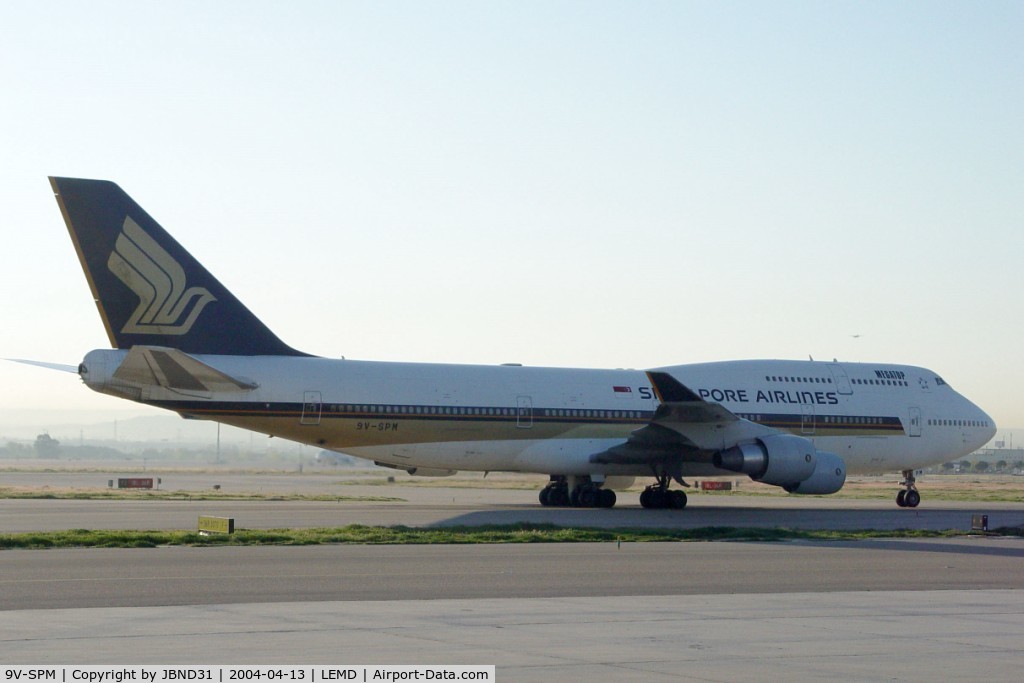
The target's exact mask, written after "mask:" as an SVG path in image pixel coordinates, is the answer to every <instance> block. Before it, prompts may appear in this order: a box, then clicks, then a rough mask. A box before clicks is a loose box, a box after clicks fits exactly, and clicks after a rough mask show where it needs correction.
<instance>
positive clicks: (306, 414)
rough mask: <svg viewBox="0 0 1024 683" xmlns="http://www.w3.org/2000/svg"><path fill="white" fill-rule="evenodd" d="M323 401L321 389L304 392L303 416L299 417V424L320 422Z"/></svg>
mask: <svg viewBox="0 0 1024 683" xmlns="http://www.w3.org/2000/svg"><path fill="white" fill-rule="evenodd" d="M321 401H322V399H321V397H320V392H319V391H304V392H302V417H300V418H299V424H303V425H318V424H320V414H321V412H322V411H323V403H322V402H321Z"/></svg>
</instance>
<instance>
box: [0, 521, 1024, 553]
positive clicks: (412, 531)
mask: <svg viewBox="0 0 1024 683" xmlns="http://www.w3.org/2000/svg"><path fill="white" fill-rule="evenodd" d="M966 535H968V532H966V531H960V530H944V531H930V530H921V529H895V530H878V529H861V530H854V531H849V530H809V529H786V528H764V529H762V528H744V527H701V528H697V529H595V528H565V527H559V526H555V525H552V524H509V525H494V526H479V527H440V528H437V527H434V528H423V527H406V526H392V527H380V526H364V525H359V524H353V525H349V526H345V527H337V528H313V529H266V530H255V529H243V530H240V531H236V532H235V533H234V534H230V535H226V534H224V535H220V534H218V535H211V536H201V535H199V534H198V533H197V532H195V531H116V530H89V529H71V530H67V531H49V532H29V533H20V534H0V550H7V549H14V548H21V549H44V548H155V547H158V546H172V545H177V546H226V545H320V544H360V545H403V544H480V543H612V542H620V543H651V542H655V543H676V542H686V541H690V542H693V541H760V542H764V541H793V540H809V541H851V540H866V539H877V538H949V537H957V536H966ZM988 535H990V536H991V535H1001V536H1024V529H1022V528H1020V527H1009V528H1002V529H996V530H995V531H990V532H989V533H988Z"/></svg>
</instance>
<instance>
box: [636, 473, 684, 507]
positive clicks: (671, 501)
mask: <svg viewBox="0 0 1024 683" xmlns="http://www.w3.org/2000/svg"><path fill="white" fill-rule="evenodd" d="M668 483H669V476H668V475H666V474H659V475H658V481H657V482H656V483H654V484H651V485H650V486H648V487H647V488H645V489H644V491H643V493H641V494H640V504H641V505H643V506H644V507H645V508H647V509H649V510H651V509H662V510H666V509H668V510H682V509H683V508H684V507H686V491H681V490H679V489H676V490H674V491H670V490H669V488H668Z"/></svg>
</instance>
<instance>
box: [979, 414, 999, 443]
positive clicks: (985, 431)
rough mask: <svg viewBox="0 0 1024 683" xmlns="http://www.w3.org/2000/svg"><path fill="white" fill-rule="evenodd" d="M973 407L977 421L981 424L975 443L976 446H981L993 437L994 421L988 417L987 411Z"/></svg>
mask: <svg viewBox="0 0 1024 683" xmlns="http://www.w3.org/2000/svg"><path fill="white" fill-rule="evenodd" d="M975 408H976V409H977V411H978V422H979V424H981V425H982V427H981V430H980V431H979V436H978V445H977V448H981V447H982V446H984V445H985V444H987V443H988V442H989V441H991V440H992V439H993V438H995V435H996V421H995V420H993V419H992V418H991V417H989V415H988V413H986V412H985V411H984V410H982V409H981V408H978V407H977V406H975Z"/></svg>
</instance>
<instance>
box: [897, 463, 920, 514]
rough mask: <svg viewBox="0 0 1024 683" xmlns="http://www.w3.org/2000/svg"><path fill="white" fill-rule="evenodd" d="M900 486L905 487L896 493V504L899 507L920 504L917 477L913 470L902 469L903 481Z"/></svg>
mask: <svg viewBox="0 0 1024 683" xmlns="http://www.w3.org/2000/svg"><path fill="white" fill-rule="evenodd" d="M900 486H905V487H906V488H905V489H903V490H902V491H900V492H899V493H897V494H896V504H897V505H899V506H900V507H901V508H916V507H917V506H918V505H920V504H921V494H920V493H918V492H917V478H916V477H915V476H914V470H903V481H902V482H901V483H900Z"/></svg>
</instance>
